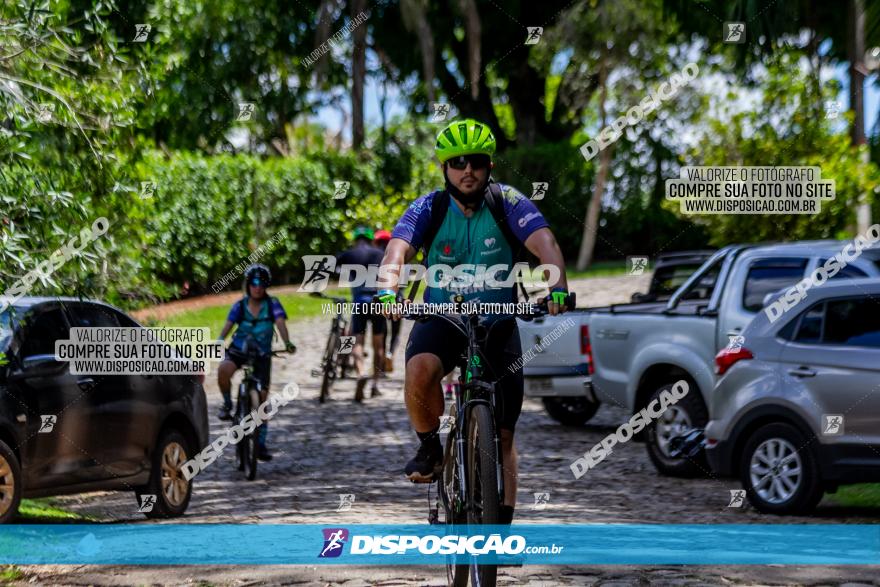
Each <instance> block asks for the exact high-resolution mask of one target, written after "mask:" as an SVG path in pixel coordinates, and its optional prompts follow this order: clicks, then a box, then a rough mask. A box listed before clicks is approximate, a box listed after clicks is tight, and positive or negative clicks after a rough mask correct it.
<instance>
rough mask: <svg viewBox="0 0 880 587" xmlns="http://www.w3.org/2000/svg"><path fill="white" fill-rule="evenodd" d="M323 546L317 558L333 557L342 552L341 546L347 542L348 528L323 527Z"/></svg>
mask: <svg viewBox="0 0 880 587" xmlns="http://www.w3.org/2000/svg"><path fill="white" fill-rule="evenodd" d="M322 532H323V533H324V548H323V549H321V553H320V554H319V555H318V558H335V557H338V556H339V555H341V554H342V548H343V547H344V546H345V543H346V542H348V530H346V529H345V528H324V529H323V530H322Z"/></svg>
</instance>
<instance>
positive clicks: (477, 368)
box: [450, 315, 504, 510]
mask: <svg viewBox="0 0 880 587" xmlns="http://www.w3.org/2000/svg"><path fill="white" fill-rule="evenodd" d="M450 322H451V321H450ZM478 326H479V317H478V316H476V315H470V316H468V318H467V319H466V320H465V321H464V328H463V330H462V332H463V333H464V334H465V335H466V336H467V339H468V346H467V352H466V353H465V354H463V355H462V358H463V359H464V361H463V362H462V363H460V364H459V365H458V367H459V371H460V374H459V385H458V386H457V387H456V393H455V396H454V400H453V401H455V413H456V416H457V418H456V421H455V423H454V424H453V427H452V430H451V431H450V433H451V434H453V435H454V439H455V440H454V441H455V447H456V453H457V454H458V455H459V458H458V463H457V470H458V478H459V479H460V480H465V479H466V471H467V463H466V462H465V457H464V455H465V454H466V453H465V444H466V439H465V435H466V434H467V430H468V423H469V419H470V412H471V409H472V408H473V406H475V405H477V404H486V405H487V406H489V409H490V410H491V412H492V414H493V416H494V415H495V384H494V383H489V382H486V381H485V380H484V379H483V378H482V377H483V365H484V362H485V357H483V353H482V349H481V347H480V341H479V339H478V336H477V332H476V331H477V328H478ZM493 442H494V444H495V454H497V455H498V459H497V462H496V467H495V476H496V479H497V481H498V493H499V496H500V499H501V501H502V503H503V501H504V475H503V474H502V468H501V464H502V461H503V456H502V453H501V439H500V437H499V434H498V420H497V418H495V430H494V439H493ZM469 483H470V480H467V482H460V483H459V484H458V485H459V487H458V499H459V503H463V504H465V508H466V509H467V510H470V509H471V508H472V507H473V504H471V503H469V502H468V495H467V489H468V485H469Z"/></svg>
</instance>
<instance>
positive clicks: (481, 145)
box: [434, 118, 495, 163]
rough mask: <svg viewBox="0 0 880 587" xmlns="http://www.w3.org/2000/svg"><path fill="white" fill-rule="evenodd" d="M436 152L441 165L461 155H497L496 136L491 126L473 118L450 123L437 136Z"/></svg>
mask: <svg viewBox="0 0 880 587" xmlns="http://www.w3.org/2000/svg"><path fill="white" fill-rule="evenodd" d="M434 152H436V153H437V158H438V159H440V163H446V162H447V161H449V160H450V159H452V158H453V157H458V156H459V155H489V156H491V155H492V154H493V153H495V135H493V134H492V129H490V128H489V125H487V124H483V123H482V122H477V121H476V120H474V119H473V118H466V119H465V120H456V121H454V122H451V123H449V124H448V125H447V126H446V128H444V129H443V130H441V131H440V134H438V135H437V144H436V145H434Z"/></svg>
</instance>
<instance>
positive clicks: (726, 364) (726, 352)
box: [715, 347, 755, 375]
mask: <svg viewBox="0 0 880 587" xmlns="http://www.w3.org/2000/svg"><path fill="white" fill-rule="evenodd" d="M754 358H755V356H754V355H753V354H752V351H750V350H749V349H747V348H745V347H737V348H733V349H731V348H727V347H725V348H723V349H721V350H720V351H719V352H718V354H717V355H715V373H717V374H718V375H724V374H725V373H727V371H728V370H729V369H730V368H731V367H733V365H734V364H735V363H737V362H738V361H742V360H744V359H754Z"/></svg>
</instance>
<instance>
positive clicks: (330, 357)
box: [318, 329, 339, 404]
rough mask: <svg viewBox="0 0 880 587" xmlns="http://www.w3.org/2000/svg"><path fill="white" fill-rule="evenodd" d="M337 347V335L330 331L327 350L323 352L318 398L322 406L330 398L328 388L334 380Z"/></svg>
mask: <svg viewBox="0 0 880 587" xmlns="http://www.w3.org/2000/svg"><path fill="white" fill-rule="evenodd" d="M338 346H339V333H338V332H336V331H335V330H333V329H331V330H330V336H329V337H328V338H327V348H326V349H325V350H324V357H325V359H324V374H323V377H322V379H321V395H320V397H319V398H318V401H320V402H321V403H322V404H323V403H324V402H326V401H327V398H328V397H329V396H330V387H331V386H332V385H333V380H334V379H335V378H336V357H337V356H338V355H337V354H336V348H337V347H338Z"/></svg>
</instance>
